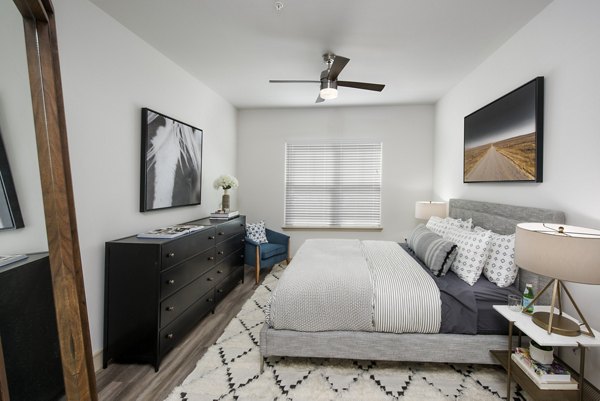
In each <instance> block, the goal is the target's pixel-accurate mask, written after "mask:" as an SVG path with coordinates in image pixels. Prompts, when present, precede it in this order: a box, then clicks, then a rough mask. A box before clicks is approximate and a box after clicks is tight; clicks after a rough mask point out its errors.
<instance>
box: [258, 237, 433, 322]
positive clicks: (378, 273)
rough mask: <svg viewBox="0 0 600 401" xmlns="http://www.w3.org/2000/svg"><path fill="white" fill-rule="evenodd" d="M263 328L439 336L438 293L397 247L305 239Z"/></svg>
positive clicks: (275, 293)
mask: <svg viewBox="0 0 600 401" xmlns="http://www.w3.org/2000/svg"><path fill="white" fill-rule="evenodd" d="M267 323H268V324H269V325H270V326H271V327H273V328H275V329H286V330H297V331H330V330H352V331H378V332H389V333H437V332H438V331H439V328H440V325H441V301H440V292H439V290H438V288H437V286H436V285H435V282H434V281H433V279H432V278H431V277H430V276H429V275H428V274H427V273H426V272H424V271H423V269H422V267H421V266H419V264H418V263H417V262H416V261H415V260H414V259H412V257H410V256H409V255H408V254H407V253H406V252H405V251H404V250H403V249H402V248H400V246H399V245H398V244H397V243H395V242H391V241H359V240H339V239H318V240H307V241H306V242H305V243H304V244H303V245H302V246H301V247H300V249H299V250H298V252H297V253H296V255H295V256H294V259H293V261H292V262H291V263H290V265H289V266H288V267H287V268H286V270H285V272H284V274H283V275H282V277H281V278H280V280H279V283H278V285H277V287H276V288H275V289H274V290H273V293H272V295H271V300H270V302H269V311H268V314H267Z"/></svg>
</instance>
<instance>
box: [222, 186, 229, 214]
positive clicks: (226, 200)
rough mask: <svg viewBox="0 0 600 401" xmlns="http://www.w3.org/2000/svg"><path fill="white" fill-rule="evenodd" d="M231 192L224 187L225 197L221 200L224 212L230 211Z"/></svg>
mask: <svg viewBox="0 0 600 401" xmlns="http://www.w3.org/2000/svg"><path fill="white" fill-rule="evenodd" d="M229 208H230V205H229V194H228V193H227V190H226V189H223V199H222V200H221V209H223V211H224V212H229Z"/></svg>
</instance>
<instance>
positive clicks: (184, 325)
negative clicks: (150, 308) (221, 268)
mask: <svg viewBox="0 0 600 401" xmlns="http://www.w3.org/2000/svg"><path fill="white" fill-rule="evenodd" d="M196 298H197V299H198V300H197V301H196V302H195V303H194V304H192V306H190V308H189V309H188V310H187V311H185V313H183V314H182V315H181V316H179V317H178V318H177V319H175V320H174V321H173V322H172V323H171V324H169V325H168V326H167V327H165V328H163V329H162V330H160V333H159V337H160V338H159V345H160V352H159V355H160V356H161V357H162V356H163V355H165V354H166V353H167V352H168V351H169V350H171V349H172V348H173V347H174V346H175V345H177V343H178V342H179V341H181V339H182V338H183V337H184V336H185V335H186V334H187V333H188V332H189V331H190V329H191V328H192V327H194V326H195V325H196V323H198V321H200V319H202V318H203V317H204V316H205V315H206V314H208V313H209V312H210V311H212V310H213V308H214V290H213V289H212V288H211V289H210V291H208V292H206V293H205V294H204V295H202V296H201V297H196Z"/></svg>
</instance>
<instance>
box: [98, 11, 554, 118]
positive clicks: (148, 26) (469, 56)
mask: <svg viewBox="0 0 600 401" xmlns="http://www.w3.org/2000/svg"><path fill="white" fill-rule="evenodd" d="M91 1H92V2H93V3H95V4H96V5H97V6H98V7H100V8H101V9H102V10H104V11H105V12H106V13H108V14H109V15H111V16H112V17H113V18H115V19H116V20H118V21H119V22H120V23H121V24H123V25H124V26H126V27H127V28H128V29H130V30H131V31H133V32H134V33H136V34H137V35H138V36H140V37H141V38H142V39H144V40H145V41H146V42H148V43H149V44H150V45H152V46H153V47H155V48H156V49H158V50H159V51H160V52H161V53H163V54H164V55H166V56H167V57H169V58H170V59H171V60H173V61H174V62H175V63H177V64H178V65H180V66H181V67H182V68H184V69H185V70H187V71H188V72H189V73H191V74H192V75H194V76H195V77H197V78H198V79H199V80H200V81H202V82H204V83H205V84H206V85H207V86H209V87H210V88H212V89H213V90H215V91H216V92H218V93H219V94H221V95H222V96H223V97H225V98H226V99H227V100H228V101H229V102H231V103H232V104H233V105H234V106H236V107H238V108H255V107H297V106H311V105H312V106H314V107H323V106H340V105H378V104H405V103H433V102H435V101H437V100H438V99H439V98H440V97H441V96H443V95H444V94H445V93H446V92H447V91H448V90H450V89H451V88H452V87H453V86H454V85H455V84H457V83H458V82H460V80H461V79H462V78H464V77H465V76H466V75H467V74H468V73H469V72H471V71H472V70H473V69H475V68H476V67H477V66H478V65H479V64H480V63H481V62H483V61H484V60H485V59H486V58H487V57H488V56H489V55H490V54H492V53H493V52H494V51H495V50H496V49H497V48H498V47H500V46H501V45H502V44H503V43H504V42H505V41H506V40H507V39H508V38H510V37H511V36H512V35H513V34H514V33H515V32H516V31H518V30H519V28H521V27H522V26H523V25H525V24H526V23H527V22H528V21H529V20H531V19H532V18H533V17H534V16H535V15H536V14H538V13H539V12H540V11H541V10H542V9H543V8H544V7H545V6H546V5H548V4H549V3H550V2H551V0H526V1H525V0H281V2H282V3H283V5H284V7H283V9H282V10H281V11H276V10H275V1H274V0H91ZM327 51H332V52H333V53H335V54H339V55H342V56H345V57H348V58H349V59H350V62H349V63H348V65H347V66H346V68H345V69H344V70H343V71H342V73H341V74H340V78H339V79H341V80H346V81H363V82H373V83H383V84H386V87H385V89H384V90H383V92H381V93H377V92H371V91H364V90H357V89H352V88H341V89H340V90H339V97H338V98H337V99H335V100H330V101H327V102H325V103H321V104H318V105H315V104H314V101H315V99H316V97H317V94H318V89H319V87H318V84H298V83H296V84H270V83H269V82H268V81H269V79H307V80H318V79H319V74H320V72H321V71H322V70H323V69H324V67H325V65H324V64H323V62H322V54H323V53H325V52H327Z"/></svg>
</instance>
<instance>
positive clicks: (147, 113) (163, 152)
mask: <svg viewBox="0 0 600 401" xmlns="http://www.w3.org/2000/svg"><path fill="white" fill-rule="evenodd" d="M202 134H203V132H202V130H201V129H198V128H195V127H192V126H191V125H189V124H186V123H183V122H181V121H178V120H175V119H174V118H171V117H168V116H165V115H164V114H161V113H158V112H156V111H153V110H150V109H148V108H143V109H142V154H141V160H142V163H141V186H140V187H141V190H140V211H142V212H146V211H149V210H156V209H166V208H171V207H179V206H189V205H199V204H200V199H201V189H202Z"/></svg>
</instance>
